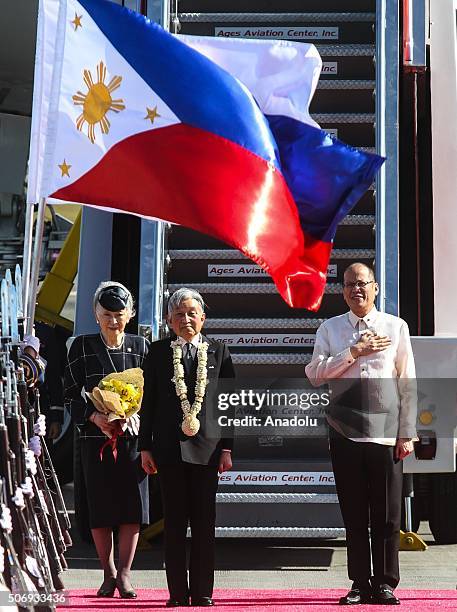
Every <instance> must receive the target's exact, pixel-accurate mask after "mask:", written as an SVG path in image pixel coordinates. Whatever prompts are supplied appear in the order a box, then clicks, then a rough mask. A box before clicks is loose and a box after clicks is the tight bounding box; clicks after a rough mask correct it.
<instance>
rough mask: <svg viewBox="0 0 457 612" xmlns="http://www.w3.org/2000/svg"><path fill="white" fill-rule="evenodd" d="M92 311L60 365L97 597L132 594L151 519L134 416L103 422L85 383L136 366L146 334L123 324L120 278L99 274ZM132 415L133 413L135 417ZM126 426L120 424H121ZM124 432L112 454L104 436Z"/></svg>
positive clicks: (126, 297)
mask: <svg viewBox="0 0 457 612" xmlns="http://www.w3.org/2000/svg"><path fill="white" fill-rule="evenodd" d="M93 305H94V314H95V319H96V321H97V323H98V325H99V326H100V333H98V334H91V335H85V336H77V337H76V338H75V339H74V341H73V343H72V344H71V347H70V350H69V353H68V364H67V367H66V372H65V405H66V406H67V407H68V408H69V410H70V412H71V415H72V418H73V421H74V423H75V425H76V427H77V429H78V430H79V435H80V447H81V465H82V472H83V478H84V485H85V489H86V492H87V503H88V514H89V526H90V528H91V532H92V536H93V539H94V542H95V546H96V549H97V554H98V557H99V559H100V563H101V566H102V568H103V572H104V580H103V583H102V585H101V587H100V588H99V590H98V592H97V596H98V597H113V596H114V592H115V590H116V588H117V589H118V591H119V594H120V596H121V597H122V598H125V599H133V598H135V597H136V592H135V591H134V590H133V588H132V586H131V584H130V577H129V576H130V567H131V565H132V561H133V557H134V554H135V549H136V545H137V542H138V535H139V530H140V524H141V523H148V522H149V516H148V514H149V509H148V489H147V477H146V474H145V473H144V472H143V470H142V469H141V461H140V460H139V456H138V452H137V434H138V424H137V422H135V417H133V418H132V419H128V420H127V422H119V421H114V422H111V423H109V422H108V419H107V416H106V415H104V414H102V413H100V412H97V410H96V409H95V407H94V406H93V404H92V403H91V401H90V400H89V399H87V397H86V399H84V396H85V393H84V391H92V389H93V388H94V387H96V386H97V385H98V383H99V382H100V380H101V379H102V378H103V377H104V376H106V375H107V374H110V373H112V372H122V371H124V370H126V369H128V368H135V367H142V364H143V360H144V358H145V357H146V354H147V351H148V342H147V340H146V339H145V338H143V337H141V336H134V335H131V334H126V333H125V332H124V330H125V326H126V325H127V323H128V322H129V321H130V319H131V317H132V316H133V315H134V310H133V299H132V295H131V293H130V292H129V291H128V290H127V289H126V288H125V287H124V286H123V285H121V284H120V283H115V282H103V283H101V284H100V285H99V287H98V288H97V290H96V292H95V295H94V304H93ZM136 418H137V417H136ZM124 429H125V431H123V430H124ZM121 432H122V435H121V436H120V437H119V438H118V442H117V459H115V458H114V456H113V453H112V452H111V448H110V447H109V446H108V447H107V448H106V449H105V450H104V451H103V452H102V454H101V452H100V451H101V449H102V447H103V445H104V443H105V442H106V440H107V438H111V437H112V436H113V435H115V434H120V433H121ZM114 528H116V529H117V534H118V553H119V562H118V567H117V569H116V566H115V563H114V547H113V530H114Z"/></svg>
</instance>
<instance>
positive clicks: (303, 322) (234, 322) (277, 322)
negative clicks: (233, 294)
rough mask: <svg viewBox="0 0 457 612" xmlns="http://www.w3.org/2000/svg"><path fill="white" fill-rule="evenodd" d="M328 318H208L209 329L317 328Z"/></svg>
mask: <svg viewBox="0 0 457 612" xmlns="http://www.w3.org/2000/svg"><path fill="white" fill-rule="evenodd" d="M326 320H327V319H256V318H251V319H206V321H205V330H209V329H230V330H233V329H316V328H317V327H319V325H321V324H322V323H323V322H324V321H326Z"/></svg>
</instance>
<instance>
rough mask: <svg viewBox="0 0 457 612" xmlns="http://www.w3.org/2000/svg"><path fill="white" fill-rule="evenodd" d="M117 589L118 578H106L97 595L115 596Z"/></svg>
mask: <svg viewBox="0 0 457 612" xmlns="http://www.w3.org/2000/svg"><path fill="white" fill-rule="evenodd" d="M115 590H116V578H113V577H111V578H105V580H104V581H103V582H102V586H101V587H100V588H99V589H98V591H97V597H114V591H115Z"/></svg>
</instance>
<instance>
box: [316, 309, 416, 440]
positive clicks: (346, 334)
mask: <svg viewBox="0 0 457 612" xmlns="http://www.w3.org/2000/svg"><path fill="white" fill-rule="evenodd" d="M366 330H371V331H373V332H375V333H376V334H378V335H380V336H388V337H389V338H390V340H391V344H390V346H389V347H388V348H386V349H385V350H383V351H379V352H374V353H370V354H369V355H363V356H360V357H358V358H356V359H354V357H353V356H352V354H351V350H350V349H351V346H352V345H354V344H355V343H356V342H357V341H358V340H359V338H360V336H361V335H362V334H363V333H364V332H365V331H366ZM305 372H306V375H307V376H308V378H309V380H310V382H311V383H312V384H313V385H314V386H316V387H317V386H319V385H322V384H324V383H328V384H329V387H330V390H331V389H332V379H341V378H349V379H350V378H352V379H355V378H360V379H365V378H369V379H376V378H378V379H381V378H384V379H389V378H396V379H404V382H405V383H406V381H410V382H409V383H407V384H403V385H402V384H398V396H399V425H398V437H399V438H414V437H415V436H416V433H415V427H416V414H417V394H416V386H415V384H414V382H415V377H416V370H415V366H414V356H413V352H412V348H411V341H410V336H409V330H408V325H407V323H406V322H405V321H403V319H400V318H399V317H395V316H393V315H390V314H387V313H384V312H379V311H378V310H377V309H376V308H375V307H373V308H372V310H371V311H370V312H369V313H368V314H367V315H365V316H364V317H363V318H362V319H359V317H358V316H357V315H355V314H354V313H353V312H352V311H349V312H347V313H345V314H343V315H340V316H337V317H332V318H331V319H328V320H327V321H325V322H324V323H323V324H322V325H321V326H320V327H319V329H318V330H317V334H316V342H315V344H314V351H313V356H312V359H311V362H310V363H309V364H308V365H307V366H306V367H305ZM327 420H328V421H329V424H330V425H332V426H333V427H334V428H335V429H336V430H337V431H339V433H343V432H342V431H341V429H340V428H339V427H338V423H337V422H335V421H334V420H333V419H332V418H331V417H330V416H327ZM350 439H351V440H354V441H360V442H376V443H378V444H385V445H392V446H393V445H394V444H395V442H396V438H352V437H351V438H350Z"/></svg>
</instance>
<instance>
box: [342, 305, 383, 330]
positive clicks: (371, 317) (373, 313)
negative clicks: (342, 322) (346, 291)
mask: <svg viewBox="0 0 457 612" xmlns="http://www.w3.org/2000/svg"><path fill="white" fill-rule="evenodd" d="M377 316H378V311H377V309H376V306H373V308H372V309H371V310H370V312H369V313H367V314H366V315H365V316H364V317H362V318H360V317H358V316H357V315H356V314H354V313H353V312H352V310H350V311H349V312H348V317H349V321H350V322H351V325H352V327H355V326H356V325H357V324H358V322H359V321H365V323H366V325H367V327H369V326H370V325H372V324H373V322H374V321H375V320H376V317H377Z"/></svg>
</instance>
